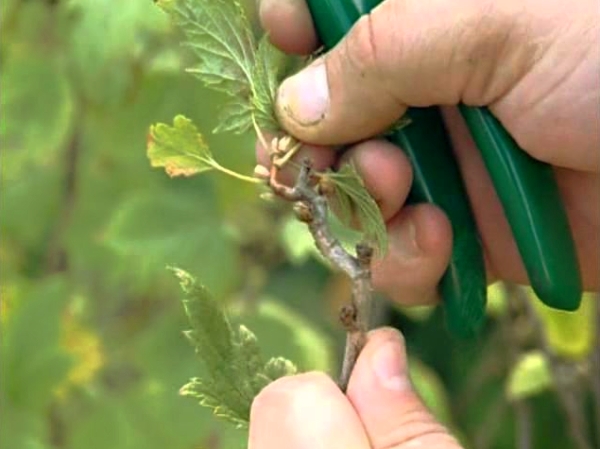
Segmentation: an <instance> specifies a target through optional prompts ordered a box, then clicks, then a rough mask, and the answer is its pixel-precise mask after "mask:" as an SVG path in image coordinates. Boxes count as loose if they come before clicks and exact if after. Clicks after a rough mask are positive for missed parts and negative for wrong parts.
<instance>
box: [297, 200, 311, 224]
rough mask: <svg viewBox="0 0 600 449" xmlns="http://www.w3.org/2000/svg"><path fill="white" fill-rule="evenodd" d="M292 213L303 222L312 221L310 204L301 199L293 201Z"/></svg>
mask: <svg viewBox="0 0 600 449" xmlns="http://www.w3.org/2000/svg"><path fill="white" fill-rule="evenodd" d="M294 214H296V218H297V219H298V220H300V221H301V222H303V223H310V222H311V221H313V212H312V209H311V207H310V205H309V204H307V203H304V202H302V201H298V202H297V203H294Z"/></svg>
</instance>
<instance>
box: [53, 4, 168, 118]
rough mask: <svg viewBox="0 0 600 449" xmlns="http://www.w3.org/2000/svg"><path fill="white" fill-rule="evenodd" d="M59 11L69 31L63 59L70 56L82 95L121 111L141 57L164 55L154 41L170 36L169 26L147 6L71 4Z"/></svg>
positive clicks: (162, 17) (133, 83) (132, 86)
mask: <svg viewBox="0 0 600 449" xmlns="http://www.w3.org/2000/svg"><path fill="white" fill-rule="evenodd" d="M60 6H61V7H62V8H64V9H65V10H67V11H66V13H65V11H63V14H64V16H65V18H68V19H66V20H65V23H64V27H65V28H67V29H69V31H70V34H69V39H68V41H67V45H68V47H67V48H66V49H65V50H66V52H65V50H63V54H64V53H67V54H68V57H69V62H70V63H71V64H72V66H73V69H74V70H73V72H74V74H75V78H76V79H77V81H78V84H79V87H80V93H82V94H83V95H84V96H85V98H86V100H91V101H92V102H93V103H95V104H100V105H102V106H113V107H114V106H117V105H121V104H122V102H123V100H124V99H125V98H126V96H127V95H128V94H130V93H131V92H132V91H133V90H135V88H136V83H137V82H138V81H139V80H138V79H137V75H138V73H139V68H140V66H142V67H143V65H144V63H145V59H146V58H144V56H146V54H148V56H150V54H152V56H155V55H157V54H160V53H161V52H162V48H161V46H160V45H157V41H158V38H159V37H161V35H162V34H164V33H165V32H166V31H167V30H168V28H169V23H168V20H166V17H165V16H164V14H162V12H161V11H160V10H159V9H158V8H156V7H155V5H154V4H153V3H152V2H150V1H147V0H127V1H126V2H119V3H118V4H115V2H114V1H112V0H70V1H69V2H64V3H63V4H61V5H60ZM73 18H76V20H73ZM148 59H149V58H148Z"/></svg>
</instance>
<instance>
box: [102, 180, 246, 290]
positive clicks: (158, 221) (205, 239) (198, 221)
mask: <svg viewBox="0 0 600 449" xmlns="http://www.w3.org/2000/svg"><path fill="white" fill-rule="evenodd" d="M203 181H207V180H203V179H197V180H186V181H185V182H184V183H183V184H180V185H178V186H173V189H167V188H166V187H165V188H163V189H162V190H158V191H156V190H154V191H147V192H144V193H137V194H131V193H130V196H129V197H128V198H126V199H125V200H123V201H122V202H120V203H119V204H118V207H116V209H115V213H114V214H113V215H112V217H111V219H110V220H109V222H108V224H107V225H106V226H105V229H104V230H103V243H104V245H105V247H106V248H108V249H111V250H112V251H113V252H114V253H115V254H116V255H118V256H120V261H121V263H122V264H126V265H127V266H128V267H131V266H135V270H131V269H128V270H125V271H124V272H125V274H126V275H127V278H126V282H127V283H132V282H133V281H134V280H135V281H137V282H140V283H146V284H147V283H149V282H152V281H154V280H156V278H157V277H159V276H161V275H164V274H165V271H164V268H165V265H177V266H180V267H182V268H186V269H191V268H192V267H199V268H197V269H198V270H199V272H200V273H201V275H202V279H203V280H204V281H205V284H206V285H207V286H208V288H210V289H211V291H214V292H216V293H218V294H219V295H223V294H225V293H227V292H228V291H230V290H231V288H232V287H233V286H235V285H236V280H237V276H238V275H239V272H238V271H237V270H235V269H234V267H236V264H237V256H238V253H237V249H236V247H235V246H234V242H233V239H232V236H231V235H230V234H229V232H228V230H227V227H226V226H223V217H222V215H221V214H220V211H219V209H218V205H217V204H215V199H214V194H212V190H211V188H210V184H209V183H208V182H203ZM173 184H176V182H175V181H173V182H171V183H169V186H172V185H173ZM184 186H189V188H188V190H183V189H182V187H184ZM175 187H180V188H178V189H177V188H175ZM113 263H114V262H113Z"/></svg>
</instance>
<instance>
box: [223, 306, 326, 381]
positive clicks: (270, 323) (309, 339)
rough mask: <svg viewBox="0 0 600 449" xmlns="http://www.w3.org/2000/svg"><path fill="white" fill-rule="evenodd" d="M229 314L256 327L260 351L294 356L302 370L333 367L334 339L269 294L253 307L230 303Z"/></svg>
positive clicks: (289, 356) (324, 369)
mask: <svg viewBox="0 0 600 449" xmlns="http://www.w3.org/2000/svg"><path fill="white" fill-rule="evenodd" d="M231 317H232V318H235V320H236V322H238V321H243V322H244V323H245V324H246V325H247V326H248V327H250V328H252V329H255V333H256V335H257V336H258V341H259V342H260V346H261V349H262V352H263V353H264V354H269V355H283V356H285V357H286V358H288V359H292V360H294V361H295V362H296V363H297V365H298V367H299V368H300V369H301V370H302V371H308V370H319V371H325V372H331V371H332V370H333V369H334V362H335V360H334V353H333V343H332V342H331V341H330V339H329V338H328V337H327V336H326V335H325V334H324V333H323V332H322V331H320V329H318V328H317V327H316V326H315V325H314V324H313V323H311V322H310V321H309V320H307V319H306V318H305V317H303V316H302V315H300V314H299V313H297V312H296V311H294V310H293V309H291V308H290V307H287V306H286V305H285V304H284V303H283V302H281V301H277V300H275V299H274V298H271V297H263V298H260V300H259V301H258V304H257V305H256V307H254V308H252V310H244V309H243V304H242V307H233V308H232V310H231Z"/></svg>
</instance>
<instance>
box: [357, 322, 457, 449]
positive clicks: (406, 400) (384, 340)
mask: <svg viewBox="0 0 600 449" xmlns="http://www.w3.org/2000/svg"><path fill="white" fill-rule="evenodd" d="M347 396H348V399H349V400H350V401H351V402H352V404H353V406H354V409H355V410H356V413H357V414H358V416H359V418H360V420H361V421H362V423H363V426H364V428H365V431H366V433H367V435H368V437H369V440H370V442H371V447H372V449H392V448H393V449H403V448H408V447H416V446H419V447H428V448H432V449H433V448H435V449H460V446H459V444H458V443H457V442H456V440H455V439H454V438H453V437H452V436H451V435H450V434H449V433H448V431H447V430H446V429H445V428H444V427H443V426H442V425H441V424H440V423H438V422H437V421H436V420H435V419H434V418H433V416H432V415H431V414H430V413H429V411H428V410H427V408H426V407H425V406H424V405H423V403H422V401H421V400H420V398H419V397H418V395H417V394H416V393H415V392H414V390H413V389H412V387H411V384H410V381H409V378H408V373H407V366H406V352H405V349H404V341H403V338H402V335H401V334H400V333H399V332H398V331H396V330H395V329H380V330H377V331H374V332H372V333H371V334H370V335H369V341H368V343H367V345H366V346H365V348H364V349H363V351H362V352H361V355H360V357H359V359H358V361H357V363H356V366H355V367H354V371H353V372H352V377H351V379H350V384H349V385H348V391H347Z"/></svg>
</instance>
